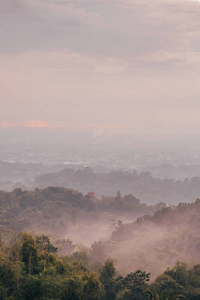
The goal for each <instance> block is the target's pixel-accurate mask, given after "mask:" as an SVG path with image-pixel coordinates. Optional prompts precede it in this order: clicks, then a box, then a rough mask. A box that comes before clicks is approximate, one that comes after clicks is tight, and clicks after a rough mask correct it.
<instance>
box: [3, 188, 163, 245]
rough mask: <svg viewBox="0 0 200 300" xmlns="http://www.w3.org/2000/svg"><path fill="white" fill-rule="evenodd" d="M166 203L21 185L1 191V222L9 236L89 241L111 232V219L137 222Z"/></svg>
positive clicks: (118, 195)
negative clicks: (71, 237) (32, 234)
mask: <svg viewBox="0 0 200 300" xmlns="http://www.w3.org/2000/svg"><path fill="white" fill-rule="evenodd" d="M163 206H165V204H164V203H159V204H156V205H154V206H148V205H146V204H144V203H141V202H140V200H139V199H137V198H136V197H134V196H133V195H131V194H129V195H125V196H121V194H120V192H118V194H117V195H116V196H115V197H111V196H109V197H104V199H103V200H99V199H97V198H96V197H95V194H94V193H93V192H89V193H87V194H86V195H83V194H82V193H80V192H78V191H75V190H72V189H66V188H61V187H48V188H46V189H38V188H36V189H35V190H32V191H26V190H25V191H22V190H21V189H19V188H18V189H15V190H14V191H12V192H5V191H0V225H1V231H2V232H3V233H4V234H6V235H7V233H8V232H14V231H17V232H19V231H24V230H26V231H27V230H28V231H35V232H45V233H51V234H56V235H58V236H63V235H66V234H68V235H72V234H74V236H75V239H76V240H77V238H78V236H79V235H80V236H81V238H82V240H83V242H86V241H85V240H84V239H83V236H84V235H85V236H86V237H87V238H88V236H89V237H90V238H91V241H92V240H94V239H98V237H99V236H98V234H100V235H101V234H102V235H104V234H105V232H106V235H108V234H109V233H110V232H111V230H112V229H113V227H112V226H111V227H110V223H111V219H115V218H116V219H117V218H118V219H121V218H122V220H127V218H128V219H130V220H132V221H133V220H135V219H136V218H137V217H138V216H140V215H144V214H147V213H153V212H155V211H156V210H157V209H158V208H160V207H163ZM91 224H92V226H91ZM101 228H103V230H104V232H101ZM92 231H94V236H93V234H92ZM88 233H90V234H88ZM89 242H90V241H89Z"/></svg>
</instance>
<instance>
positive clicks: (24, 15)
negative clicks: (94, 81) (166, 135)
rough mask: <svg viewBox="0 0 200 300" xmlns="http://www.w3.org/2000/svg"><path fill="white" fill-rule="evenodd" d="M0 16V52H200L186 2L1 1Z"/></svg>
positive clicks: (194, 7) (195, 6)
mask: <svg viewBox="0 0 200 300" xmlns="http://www.w3.org/2000/svg"><path fill="white" fill-rule="evenodd" d="M0 11H1V12H0V28H1V29H0V39H1V41H3V42H2V43H1V44H0V51H1V52H23V51H27V50H30V49H33V50H47V49H52V48H53V49H56V48H69V49H72V50H75V51H85V52H89V53H98V54H109V55H131V54H136V53H142V52H143V53H146V52H151V51H155V50H165V51H172V52H173V51H177V50H178V49H179V48H180V47H181V48H182V50H188V49H194V51H198V50H199V47H200V42H199V39H198V38H199V33H200V26H199V14H200V3H198V2H194V1H190V0H188V1H178V0H175V1H170V0H169V1H167V0H162V1H161V0H160V1H157V0H154V1H150V2H149V1H143V0H141V1H134V0H133V1H105V0H102V1H97V0H92V1H84V0H83V1H64V0H63V1H42V0H40V1H39V0H36V1H25V0H15V1H14V0H10V1H5V0H3V1H1V3H0ZM179 50H180V49H179Z"/></svg>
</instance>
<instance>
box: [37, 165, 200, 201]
mask: <svg viewBox="0 0 200 300" xmlns="http://www.w3.org/2000/svg"><path fill="white" fill-rule="evenodd" d="M47 186H63V187H70V188H73V189H76V190H78V191H80V192H82V193H87V192H88V191H93V192H95V193H96V195H97V197H101V196H102V195H115V194H116V192H117V191H118V190H120V191H121V193H122V194H133V195H134V196H136V197H137V198H140V199H141V200H142V201H144V202H145V203H148V204H152V203H157V202H160V201H163V202H165V203H168V204H169V203H171V204H178V203H179V202H192V201H194V199H196V198H198V197H199V196H200V177H197V176H196V177H192V178H191V179H188V178H186V179H184V180H182V181H181V180H175V179H167V178H166V179H159V178H153V177H152V175H151V174H150V173H148V172H143V173H137V172H136V171H133V172H132V173H130V172H124V171H112V172H105V173H95V172H93V170H92V169H90V168H84V169H79V170H73V169H69V168H68V169H64V170H62V171H59V172H56V173H49V174H45V175H41V176H38V177H36V178H35V181H34V182H33V185H32V187H33V188H35V187H39V188H46V187H47Z"/></svg>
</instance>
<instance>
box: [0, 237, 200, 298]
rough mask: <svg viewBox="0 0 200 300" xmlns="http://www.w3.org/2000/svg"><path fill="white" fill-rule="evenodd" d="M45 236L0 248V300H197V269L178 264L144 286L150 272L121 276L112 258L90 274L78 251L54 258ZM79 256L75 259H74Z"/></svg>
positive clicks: (199, 283)
mask: <svg viewBox="0 0 200 300" xmlns="http://www.w3.org/2000/svg"><path fill="white" fill-rule="evenodd" d="M57 250H58V249H57V247H55V246H54V245H53V244H52V243H51V242H50V239H49V237H48V236H46V235H42V236H33V235H30V234H28V233H20V234H18V236H17V237H16V238H15V239H14V241H13V243H12V245H10V246H3V245H2V241H1V245H0V251H1V256H0V299H2V300H7V299H10V300H11V299H13V300H23V299H24V300H34V299H35V300H42V299H48V300H56V299H57V300H62V299H63V300H95V299H96V300H98V299H99V300H117V299H118V300H172V299H179V300H180V299H188V300H197V299H200V265H194V266H193V267H191V268H189V267H188V266H187V264H186V263H184V262H177V264H176V265H175V267H173V268H171V269H170V268H168V269H167V270H166V271H165V272H164V273H163V274H161V275H159V276H157V278H156V279H155V280H154V282H151V283H149V280H150V273H147V272H146V271H141V270H136V271H135V272H131V273H129V274H127V275H126V276H124V277H123V276H121V275H119V273H118V272H117V271H116V269H115V264H114V261H113V260H112V259H107V260H105V261H104V263H102V264H101V265H100V266H99V268H98V269H97V270H96V271H94V270H92V269H91V268H92V267H91V265H89V263H87V265H86V264H84V263H83V260H82V257H81V255H80V251H75V252H74V253H72V254H71V255H68V256H58V255H57ZM78 254H79V255H78Z"/></svg>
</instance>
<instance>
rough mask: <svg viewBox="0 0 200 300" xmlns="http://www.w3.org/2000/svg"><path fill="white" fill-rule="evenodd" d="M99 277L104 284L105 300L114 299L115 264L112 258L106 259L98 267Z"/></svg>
mask: <svg viewBox="0 0 200 300" xmlns="http://www.w3.org/2000/svg"><path fill="white" fill-rule="evenodd" d="M99 273H100V276H99V279H100V281H101V283H102V284H103V286H104V289H105V297H104V299H106V300H114V299H115V294H116V290H115V278H114V277H115V266H114V261H113V260H112V259H107V260H106V261H105V263H104V265H103V266H102V267H101V268H100V269H99Z"/></svg>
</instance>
